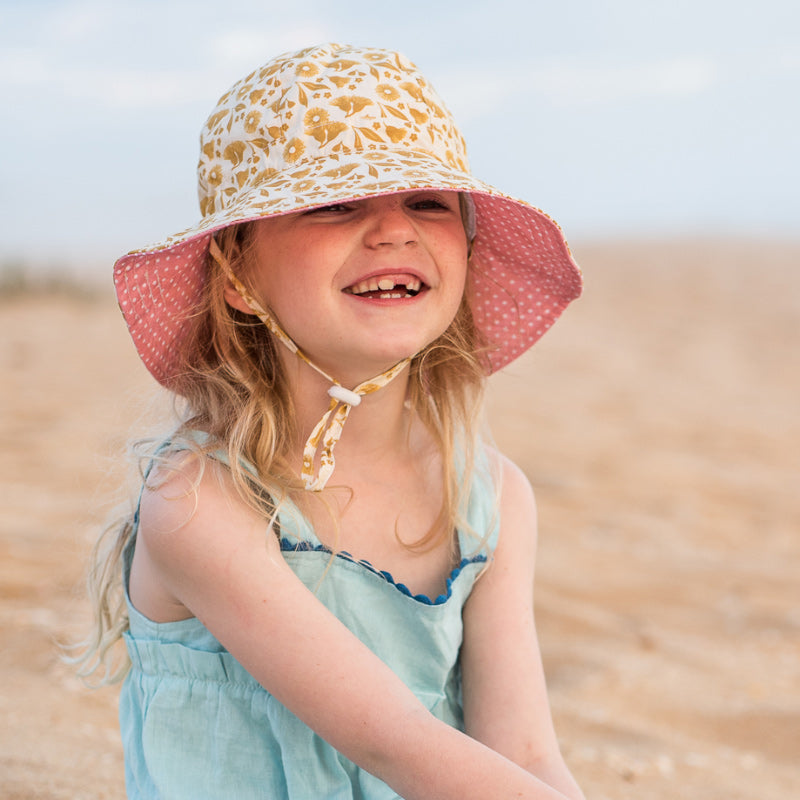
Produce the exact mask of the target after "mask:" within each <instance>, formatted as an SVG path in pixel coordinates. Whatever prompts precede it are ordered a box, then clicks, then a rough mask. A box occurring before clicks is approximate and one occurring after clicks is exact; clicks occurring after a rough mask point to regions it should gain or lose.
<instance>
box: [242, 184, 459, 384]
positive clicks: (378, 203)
mask: <svg viewBox="0 0 800 800" xmlns="http://www.w3.org/2000/svg"><path fill="white" fill-rule="evenodd" d="M467 248H468V243H467V238H466V234H465V232H464V226H463V223H462V219H461V212H460V207H459V199H458V194H457V193H456V192H445V191H431V190H420V191H410V192H403V193H399V194H393V195H387V196H383V197H374V198H366V199H362V200H354V201H350V202H345V203H337V204H335V205H330V206H324V207H322V208H317V209H313V210H311V211H301V212H296V213H293V214H286V215H283V216H280V217H272V218H269V219H265V220H261V221H259V222H257V223H255V226H254V233H253V252H254V261H253V263H254V264H255V271H254V272H253V273H252V274H251V282H252V284H253V288H254V289H255V293H256V295H257V296H258V297H259V299H260V300H261V301H262V302H263V303H264V304H265V305H266V306H267V307H268V308H269V309H270V310H271V311H272V313H273V314H274V315H275V317H276V318H277V319H278V321H279V323H280V324H281V326H282V327H283V329H284V330H285V331H286V333H287V334H288V335H289V336H290V337H291V338H292V339H293V340H294V341H295V342H296V343H297V345H298V346H299V347H300V349H301V350H302V351H303V352H304V353H305V354H306V355H307V356H308V357H309V358H310V359H311V360H312V361H314V363H316V364H317V365H318V366H319V367H321V368H322V369H324V370H326V371H327V372H329V373H330V374H331V375H333V376H334V377H336V378H337V379H339V380H342V381H343V382H344V381H348V382H353V383H355V382H359V381H362V380H365V379H367V378H371V377H373V376H375V375H377V374H379V373H380V372H382V371H383V370H385V369H387V368H388V367H390V366H391V365H393V364H395V363H396V362H398V361H400V360H401V359H403V358H406V357H408V356H412V355H414V354H415V353H417V352H418V351H419V350H421V349H422V348H423V347H425V346H426V345H427V344H429V343H430V342H432V341H433V340H434V339H436V338H437V337H438V336H439V335H440V334H442V333H443V332H444V331H445V330H446V329H447V327H448V326H449V325H450V323H451V322H452V320H453V318H454V316H455V314H456V311H457V310H458V307H459V303H460V302H461V297H462V295H463V293H464V285H465V281H466V274H467ZM226 298H227V300H228V302H229V303H230V304H231V305H233V306H234V307H236V308H239V309H240V310H242V311H245V312H248V311H249V310H248V309H247V307H246V306H245V305H244V304H243V301H242V300H241V298H239V296H238V294H236V293H235V291H233V290H232V289H231V290H230V291H229V292H228V293H227V294H226Z"/></svg>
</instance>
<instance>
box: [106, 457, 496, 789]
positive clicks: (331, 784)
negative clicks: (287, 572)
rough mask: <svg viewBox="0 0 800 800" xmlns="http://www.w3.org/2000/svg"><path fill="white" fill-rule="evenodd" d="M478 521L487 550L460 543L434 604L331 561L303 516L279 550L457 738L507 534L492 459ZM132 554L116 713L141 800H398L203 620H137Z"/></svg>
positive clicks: (476, 506) (292, 513)
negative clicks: (468, 642)
mask: <svg viewBox="0 0 800 800" xmlns="http://www.w3.org/2000/svg"><path fill="white" fill-rule="evenodd" d="M220 460H223V461H224V457H222V456H220ZM137 516H138V515H137ZM467 519H468V521H469V524H470V525H471V527H472V530H473V531H475V532H477V533H478V534H479V535H484V534H485V535H486V539H485V543H484V544H483V546H482V547H481V548H480V549H479V550H478V551H477V552H476V550H475V547H476V546H475V541H474V536H472V537H468V536H466V535H465V534H464V533H463V532H462V531H459V532H458V541H459V546H460V548H461V562H460V564H459V565H458V566H457V567H455V568H454V569H453V570H452V572H451V574H450V577H449V578H448V579H447V584H446V591H445V593H444V594H442V595H440V596H438V597H436V598H429V597H427V596H425V595H413V594H412V593H411V592H410V591H409V590H408V589H407V588H406V587H405V586H404V585H403V584H401V583H397V582H396V581H395V580H394V578H393V577H392V576H391V575H390V574H389V573H388V572H382V571H380V570H378V569H376V568H375V567H373V566H372V565H371V564H369V563H368V562H366V561H356V560H355V559H353V558H352V557H350V556H349V555H348V554H347V553H343V552H340V553H337V554H336V555H334V556H332V555H331V551H330V550H328V549H327V548H325V547H324V546H323V545H322V544H321V542H320V541H319V540H318V539H317V537H316V535H315V533H314V531H313V530H312V528H311V526H310V525H309V524H308V522H307V521H306V519H305V518H304V517H303V516H302V515H301V514H300V513H299V511H298V510H297V509H296V507H295V506H294V505H292V504H290V503H285V504H284V506H283V507H282V509H281V511H280V513H279V525H280V535H281V550H282V553H283V556H284V558H285V559H286V561H287V563H288V564H289V566H290V567H291V569H292V570H293V571H294V572H295V574H296V575H297V576H298V577H299V579H300V580H301V581H302V582H303V583H304V584H305V586H307V587H308V588H309V589H311V590H312V591H313V592H314V593H315V594H316V596H317V598H318V599H319V600H320V602H322V603H323V604H324V605H325V606H326V607H327V608H328V609H329V610H330V611H331V612H333V613H334V614H335V615H336V616H337V617H338V618H339V619H340V620H341V621H342V622H343V623H344V624H345V625H346V626H347V627H348V628H349V629H350V630H351V631H352V632H353V633H354V634H355V635H356V636H357V637H358V638H359V639H360V640H361V641H362V642H363V643H364V644H365V645H367V646H368V647H369V648H370V649H371V650H372V651H373V652H374V653H376V654H377V655H378V656H379V657H380V658H381V659H382V660H383V661H384V662H386V663H387V664H388V665H389V666H390V667H391V668H392V669H393V670H394V672H395V673H396V674H397V675H398V676H399V677H400V678H401V679H402V680H403V681H404V682H405V683H406V685H407V686H408V687H409V688H410V689H411V690H412V691H413V692H414V694H415V695H416V696H417V697H418V698H419V699H420V700H421V701H422V703H423V704H424V705H425V706H426V707H427V708H428V709H429V710H430V711H431V713H432V714H434V715H435V716H436V717H438V718H439V719H441V720H443V721H445V722H447V723H448V724H449V725H452V726H454V727H456V728H459V729H463V716H462V707H461V686H460V674H459V661H458V659H459V649H460V646H461V641H462V631H463V625H462V619H461V612H462V609H463V606H464V603H465V601H466V599H467V597H468V596H469V594H470V591H471V590H472V586H473V584H474V582H475V579H476V577H477V576H478V575H479V573H480V572H481V570H482V569H483V568H484V566H485V564H486V561H487V559H488V558H490V557H491V553H492V551H493V550H494V547H495V545H496V540H497V535H498V522H499V520H498V515H497V509H496V502H495V488H494V482H493V480H492V478H491V476H490V474H489V471H488V468H487V465H486V462H485V459H484V460H483V462H482V463H479V464H478V465H476V469H475V471H474V478H473V481H472V485H471V488H470V492H469V496H468V500H467ZM134 542H135V532H134V535H133V537H132V539H131V542H130V543H129V545H128V548H127V550H126V553H125V586H126V592H125V594H126V600H127V605H128V613H129V615H130V628H129V630H128V631H127V632H126V634H125V642H126V645H127V649H128V653H129V655H130V660H131V669H130V672H129V673H128V675H127V677H126V679H125V682H124V684H123V686H122V691H121V695H120V708H119V714H120V727H121V733H122V740H123V744H124V749H125V783H126V788H127V793H128V797H129V798H131V800H398V795H397V794H396V793H395V792H394V791H393V790H392V789H391V788H390V787H389V786H387V785H386V784H385V783H384V782H383V781H381V780H379V779H378V778H376V777H375V776H373V775H371V774H370V773H368V772H366V771H365V770H362V769H361V768H359V767H358V766H356V765H355V764H354V763H353V762H352V761H349V760H348V759H346V758H345V757H344V756H342V755H340V754H339V753H338V752H337V751H336V750H335V749H334V748H333V747H331V746H330V745H329V744H328V743H327V742H325V741H324V740H323V739H322V738H320V737H319V736H317V734H316V733H314V731H313V730H311V729H310V728H309V727H308V726H306V725H305V724H303V723H302V722H301V721H300V720H299V719H298V718H297V717H295V716H294V714H292V712H291V711H289V710H288V709H287V708H285V707H284V706H283V705H281V704H280V703H279V702H278V701H277V700H275V698H273V697H272V695H270V694H269V692H267V691H266V690H265V689H264V688H263V687H262V686H261V685H260V684H259V683H257V682H256V681H255V680H254V679H253V678H252V677H251V676H250V675H249V674H248V673H247V672H246V671H245V669H244V668H243V667H242V666H241V665H240V664H239V663H238V662H237V661H236V659H235V658H234V657H233V656H232V655H231V654H230V653H228V652H227V651H226V650H225V649H224V648H223V647H222V645H221V644H220V643H219V642H218V641H217V639H216V638H215V637H214V636H213V635H212V634H211V633H210V632H209V631H208V629H206V628H205V627H204V626H203V625H202V623H201V622H200V621H199V620H198V619H196V618H190V619H185V620H181V621H179V622H168V623H156V622H152V621H151V620H149V619H147V618H146V617H144V616H143V615H142V614H140V613H139V612H138V611H137V610H136V609H135V608H134V607H133V605H132V603H131V602H130V598H129V597H128V593H127V582H128V573H129V569H130V563H131V558H132V555H133V545H134ZM297 624H298V625H302V620H297ZM264 649H265V651H266V652H269V642H265V643H264ZM387 724H390V721H388V720H387Z"/></svg>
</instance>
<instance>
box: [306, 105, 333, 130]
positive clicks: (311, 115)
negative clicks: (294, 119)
mask: <svg viewBox="0 0 800 800" xmlns="http://www.w3.org/2000/svg"><path fill="white" fill-rule="evenodd" d="M329 119H330V116H329V115H328V112H327V111H326V110H325V109H324V108H309V109H308V111H306V113H305V114H304V115H303V125H304V127H305V129H306V132H307V133H308V132H310V131H311V130H313V129H314V128H316V127H318V126H319V125H324V124H325V123H326V122H327V121H328V120H329Z"/></svg>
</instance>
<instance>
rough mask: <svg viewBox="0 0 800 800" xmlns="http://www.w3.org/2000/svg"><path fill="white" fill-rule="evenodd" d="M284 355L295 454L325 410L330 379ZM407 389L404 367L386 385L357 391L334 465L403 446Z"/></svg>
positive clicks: (375, 457) (371, 458) (377, 457)
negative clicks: (359, 393) (364, 392)
mask: <svg viewBox="0 0 800 800" xmlns="http://www.w3.org/2000/svg"><path fill="white" fill-rule="evenodd" d="M290 359H291V360H289V359H287V361H288V363H286V362H284V366H285V367H286V375H287V378H288V382H289V386H290V392H291V395H292V398H293V402H294V407H295V414H296V419H297V440H296V441H295V443H294V449H295V453H294V456H295V457H296V459H298V460H299V459H300V458H301V457H302V453H303V448H304V446H305V443H306V441H307V439H308V437H309V435H310V434H311V431H312V430H313V429H314V427H315V426H316V425H317V423H318V422H319V421H320V419H321V418H322V416H323V414H324V413H325V412H326V411H327V410H328V407H329V403H330V397H329V395H328V389H329V388H330V386H331V384H330V382H329V381H327V380H326V379H325V378H324V377H323V376H322V375H320V374H318V373H317V372H316V371H315V370H314V369H312V368H311V367H309V366H308V365H307V364H305V363H304V362H303V361H301V360H300V359H299V358H297V357H293V356H290ZM335 377H337V379H338V378H339V376H338V375H336V376H335ZM366 377H367V378H369V377H372V376H366ZM364 379H365V378H362V380H364ZM355 383H356V381H355V380H354V381H353V384H355ZM345 385H346V386H347V388H353V386H351V385H347V384H345ZM407 390H408V369H407V368H406V369H404V370H403V371H402V372H401V373H400V374H399V375H397V377H395V378H394V379H393V380H392V381H391V382H390V383H388V384H387V385H386V386H384V387H382V388H380V389H378V390H377V391H376V392H374V393H372V394H368V395H365V396H363V397H362V398H361V403H360V404H359V405H358V406H355V407H353V408H351V410H350V414H349V416H348V419H347V422H346V424H345V427H344V431H343V433H342V437H341V439H340V440H339V442H338V443H337V444H336V448H335V455H336V460H337V465H338V464H339V463H340V461H341V462H351V463H352V461H357V462H359V463H373V464H374V463H376V462H377V461H383V460H385V458H386V456H387V454H391V453H394V454H397V455H399V454H400V453H402V452H404V450H407V449H408V448H409V446H410V441H409V440H410V436H409V434H410V425H411V418H412V415H411V413H410V412H409V410H408V408H407V407H406V402H405V401H406V393H407ZM337 471H338V466H337Z"/></svg>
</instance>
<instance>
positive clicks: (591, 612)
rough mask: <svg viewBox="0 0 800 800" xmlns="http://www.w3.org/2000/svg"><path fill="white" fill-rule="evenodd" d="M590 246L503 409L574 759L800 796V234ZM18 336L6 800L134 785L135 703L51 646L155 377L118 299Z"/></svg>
mask: <svg viewBox="0 0 800 800" xmlns="http://www.w3.org/2000/svg"><path fill="white" fill-rule="evenodd" d="M576 251H577V256H578V258H579V260H580V261H581V263H582V265H583V267H584V270H585V272H586V283H587V286H586V294H585V296H584V298H583V299H581V300H580V301H579V302H578V303H576V304H575V305H574V306H573V307H572V308H571V309H569V310H568V311H567V313H566V314H565V316H564V319H563V321H561V322H560V323H559V324H558V325H557V326H556V327H555V328H554V330H553V331H551V332H550V333H548V334H547V336H546V337H545V338H544V339H543V340H542V342H541V343H540V344H538V345H537V346H536V348H534V350H533V351H532V352H531V353H530V354H528V355H526V356H525V357H524V358H523V359H521V360H520V361H519V362H517V363H515V364H513V365H512V366H511V367H509V368H508V369H507V370H506V371H505V372H504V373H503V374H502V375H500V376H497V377H496V378H495V379H493V382H492V387H491V392H490V398H489V399H490V403H489V411H490V419H491V420H492V425H493V429H494V434H495V438H496V439H497V441H498V443H499V444H500V446H501V447H502V448H503V449H505V450H506V451H507V452H508V453H509V454H510V455H511V456H512V457H513V458H514V459H515V460H517V461H518V462H519V463H520V464H521V465H522V466H523V468H524V469H525V470H526V472H527V473H528V475H529V476H530V478H531V480H532V481H533V483H534V485H535V487H536V491H537V497H538V501H539V507H540V509H539V510H540V531H541V533H540V561H539V570H538V589H537V614H538V620H539V629H540V637H541V640H542V647H543V651H544V657H545V665H546V669H547V674H548V680H549V684H550V688H551V698H552V703H553V708H554V713H555V717H556V724H557V728H558V731H559V735H560V738H561V741H562V746H563V749H564V752H565V755H566V757H567V760H568V761H569V763H570V765H571V766H572V768H573V770H574V772H575V774H576V776H577V777H578V779H579V781H580V782H581V784H582V786H583V787H584V790H585V792H586V794H587V797H588V798H592V800H603V799H604V798H608V799H609V800H610V799H611V798H614V800H624V799H625V798H631V799H633V798H636V800H649V799H650V798H653V799H656V798H657V799H658V800H667V798H669V799H670V800H674V798H681V800H701V799H702V800H715V799H716V798H718V799H719V800H723V798H724V800H739V799H742V800H744V798H748V799H750V800H787V799H788V798H790V797H795V796H798V794H800V604H799V603H798V600H799V599H800V595H798V585H799V584H798V575H800V536H799V534H800V495H798V491H797V480H798V477H800V456H798V453H800V417H799V415H798V401H799V400H800V370H798V367H797V363H798V358H797V350H798V338H799V337H800V269H798V267H800V245H788V244H781V243H774V242H773V243H769V244H764V243H761V244H758V243H748V242H736V241H730V242H704V241H684V242H661V243H657V242H628V243H625V244H620V243H614V244H605V245H595V246H589V245H585V246H583V247H577V248H576ZM0 332H2V337H0V370H2V373H1V374H2V387H3V388H2V392H1V393H0V404H1V405H2V416H0V425H2V435H1V436H0V452H2V460H1V461H0V478H1V479H2V486H3V502H2V507H1V508H0V631H1V632H2V641H3V647H2V651H1V652H0V679H1V680H0V684H1V685H2V691H0V718H2V720H3V725H2V727H0V797H2V798H4V799H5V800H14V799H15V798H25V799H26V800H32V799H33V798H47V800H61V799H62V798H63V799H64V800H67V799H68V800H80V799H85V800H95V798H98V799H99V798H121V797H123V796H124V790H123V785H122V772H121V755H122V754H121V746H120V743H119V736H118V733H117V729H116V711H115V699H116V693H115V691H114V690H113V689H104V690H101V691H96V692H90V691H87V690H85V689H84V688H83V687H82V686H81V684H80V683H79V682H78V681H77V680H76V678H75V677H74V676H73V675H72V674H71V672H70V670H69V669H68V668H67V667H66V666H64V665H63V664H62V663H60V662H59V660H58V655H57V651H56V648H55V647H54V639H55V638H56V637H65V636H68V635H70V634H74V632H75V631H76V630H78V629H79V628H80V627H81V625H82V624H83V623H84V622H85V620H86V614H87V606H86V602H85V601H84V599H83V598H82V596H81V594H80V581H81V575H82V569H83V565H84V562H85V559H86V554H87V550H88V547H89V544H90V542H91V540H92V539H93V538H94V536H95V535H96V533H97V529H98V525H99V524H100V521H101V520H102V519H103V517H104V515H105V514H106V512H107V510H108V506H109V498H110V496H111V493H112V492H113V491H114V487H115V486H117V485H118V484H119V482H120V480H121V478H122V475H123V473H124V469H123V468H122V466H121V463H120V459H119V458H117V457H115V456H116V454H117V453H118V452H119V451H120V449H121V448H122V447H123V445H124V442H125V439H126V438H127V436H128V433H129V431H130V430H131V426H134V423H135V421H136V420H137V418H138V417H139V416H140V414H141V413H142V411H143V408H144V407H145V402H144V398H148V397H149V396H150V395H151V393H152V392H151V387H152V382H151V381H150V379H149V377H148V376H147V375H146V373H145V371H144V368H143V367H141V366H140V364H139V362H138V360H137V358H136V356H135V353H134V352H133V347H132V345H131V344H130V343H129V340H128V338H127V334H126V332H125V330H124V327H123V323H122V321H121V318H120V317H119V315H118V312H117V311H116V308H115V307H114V303H113V300H112V299H111V298H110V296H108V295H106V294H102V293H101V294H100V295H99V296H97V297H94V298H92V297H82V296H78V295H75V294H70V293H68V292H60V293H49V294H48V293H46V292H38V293H27V294H25V293H23V294H21V295H14V296H8V297H4V298H0Z"/></svg>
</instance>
